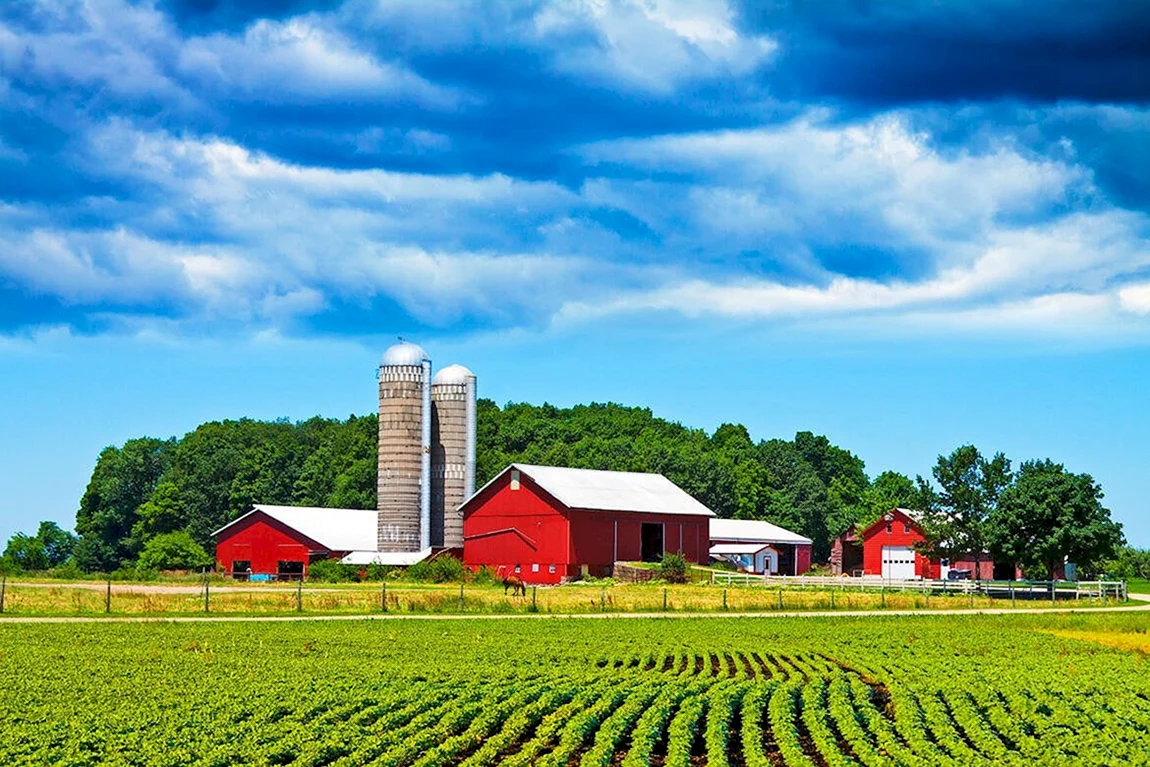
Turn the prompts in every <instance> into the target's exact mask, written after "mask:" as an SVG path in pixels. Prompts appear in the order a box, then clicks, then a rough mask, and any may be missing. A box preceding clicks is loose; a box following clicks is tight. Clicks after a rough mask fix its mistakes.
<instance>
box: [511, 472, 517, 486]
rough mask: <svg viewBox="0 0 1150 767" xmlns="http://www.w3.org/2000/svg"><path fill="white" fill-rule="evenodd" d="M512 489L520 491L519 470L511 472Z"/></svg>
mask: <svg viewBox="0 0 1150 767" xmlns="http://www.w3.org/2000/svg"><path fill="white" fill-rule="evenodd" d="M511 489H512V490H518V489H519V469H512V470H511Z"/></svg>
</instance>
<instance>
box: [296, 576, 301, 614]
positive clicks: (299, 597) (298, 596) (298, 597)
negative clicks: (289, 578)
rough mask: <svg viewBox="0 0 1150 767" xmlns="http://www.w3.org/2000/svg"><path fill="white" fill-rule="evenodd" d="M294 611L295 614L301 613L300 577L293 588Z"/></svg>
mask: <svg viewBox="0 0 1150 767" xmlns="http://www.w3.org/2000/svg"><path fill="white" fill-rule="evenodd" d="M295 611H296V612H297V613H302V612H303V576H302V575H301V576H300V579H299V581H298V582H297V583H296V587H295Z"/></svg>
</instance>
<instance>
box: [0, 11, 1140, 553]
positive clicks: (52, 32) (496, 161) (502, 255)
mask: <svg viewBox="0 0 1150 767" xmlns="http://www.w3.org/2000/svg"><path fill="white" fill-rule="evenodd" d="M1148 38H1150V15H1147V14H1144V13H1140V11H1139V9H1138V8H1137V4H1134V3H1127V2H1109V3H1107V2H1102V3H1094V4H1089V5H1086V4H1081V3H1069V2H1053V3H1047V4H1044V5H1042V6H1041V7H1038V6H1036V5H1035V4H1034V3H1024V2H1008V1H1007V0H998V1H996V2H986V3H978V4H974V3H963V4H958V3H955V4H940V3H936V2H912V1H908V2H904V3H867V2H849V3H848V2H842V3H839V2H827V3H786V2H766V3H763V2H759V3H748V4H746V5H743V4H739V3H734V2H730V3H728V2H668V1H666V0H646V1H645V2H607V1H606V0H587V1H586V2H577V1H574V0H572V1H569V2H555V3H519V4H513V3H469V2H446V1H443V2H439V1H437V0H422V1H421V2H367V1H366V0H362V1H361V0H350V1H349V2H343V3H340V2H305V1H304V0H282V1H279V2H223V1H221V0H184V1H183V2H171V3H147V2H144V3H131V2H125V1H124V0H88V2H83V3H81V2H68V1H67V0H55V1H53V2H47V1H45V2H29V1H25V0H21V1H20V2H16V3H5V4H3V5H2V6H0V536H4V537H6V536H7V535H9V534H10V533H11V532H13V531H15V530H17V529H28V528H31V527H33V526H34V524H35V522H36V521H37V520H39V519H41V518H52V519H57V520H60V521H62V522H70V521H71V519H72V517H73V514H74V511H75V508H76V505H77V502H78V500H79V496H80V494H81V493H82V492H83V488H84V485H85V483H86V480H87V476H88V474H89V473H90V471H91V468H92V465H93V464H94V461H95V457H96V454H97V453H98V451H99V450H100V449H101V448H102V447H103V446H105V445H107V444H115V443H119V442H122V441H123V440H124V439H127V438H129V437H132V436H140V435H144V434H150V435H158V436H167V435H172V434H182V433H184V432H186V431H187V430H189V429H191V428H194V427H195V426H196V425H197V424H199V423H200V422H202V421H204V420H209V419H216V418H225V417H238V416H244V415H250V416H254V417H267V418H273V417H278V416H288V417H291V418H304V417H308V416H310V415H314V414H317V413H318V414H321V415H327V416H340V417H343V416H346V415H348V414H349V413H353V412H354V413H364V412H369V411H370V410H371V409H372V408H373V406H374V393H373V386H374V375H373V367H374V365H375V363H376V360H377V358H378V355H379V353H380V352H381V351H382V350H383V348H385V347H386V346H387V345H388V343H390V341H391V340H393V339H394V337H395V336H396V335H400V334H402V335H404V336H405V337H409V338H413V339H415V340H418V341H420V342H421V343H423V344H424V346H426V347H427V348H428V349H429V351H430V352H431V353H432V356H433V357H434V359H435V361H436V363H437V364H447V363H449V362H454V361H460V362H463V363H465V364H467V365H469V366H470V367H472V368H473V369H474V370H475V371H476V372H477V373H478V375H479V379H480V387H481V390H482V392H483V394H484V395H485V396H490V397H492V398H494V399H496V400H497V401H500V402H505V401H508V400H527V401H533V402H540V401H543V400H548V401H551V402H555V403H559V404H571V403H576V402H586V401H591V400H598V401H603V400H616V401H622V402H626V403H629V404H640V405H647V406H650V407H651V408H652V409H653V410H654V411H655V412H656V413H657V414H659V415H663V416H666V417H669V418H673V419H676V420H680V421H682V422H684V423H686V424H689V425H692V426H700V427H706V428H713V427H715V426H717V425H718V424H719V423H722V422H724V421H739V422H743V423H745V424H747V426H748V427H749V428H750V429H751V431H752V433H753V435H754V436H755V437H756V438H767V437H774V436H790V435H791V434H793V432H794V431H795V430H798V429H812V430H815V431H819V432H822V433H825V434H827V435H828V436H830V437H831V439H832V440H834V441H835V442H836V443H838V444H841V445H843V446H845V447H848V448H849V449H851V450H853V451H855V452H856V453H857V454H859V455H860V456H861V457H862V458H863V459H864V460H865V461H866V463H867V468H868V470H869V471H870V472H871V473H872V474H875V473H878V472H879V471H882V470H883V469H886V468H894V469H898V470H901V471H904V472H907V473H910V474H915V473H926V472H927V471H929V468H930V466H931V464H932V463H933V461H934V458H935V456H936V455H937V454H938V453H940V452H948V451H949V450H950V449H952V448H954V447H955V446H957V445H959V444H962V443H964V442H974V443H975V444H977V445H978V446H979V447H980V448H982V449H983V450H986V451H995V450H1003V451H1005V452H1006V453H1007V454H1008V455H1009V456H1011V457H1012V458H1014V459H1015V460H1016V461H1018V460H1022V459H1026V458H1043V457H1048V456H1049V457H1051V458H1054V459H1056V460H1059V461H1062V462H1065V463H1066V464H1067V465H1068V466H1069V467H1070V468H1072V469H1074V470H1076V471H1086V472H1090V473H1091V474H1093V475H1095V476H1096V477H1097V478H1098V479H1099V480H1100V481H1101V482H1102V484H1103V486H1104V488H1105V489H1106V491H1107V499H1108V502H1109V505H1110V506H1111V508H1112V509H1113V511H1114V513H1115V516H1116V517H1117V518H1118V519H1119V520H1120V521H1122V522H1123V524H1124V525H1125V526H1126V530H1127V534H1128V536H1129V537H1130V539H1131V540H1132V541H1133V542H1135V543H1137V544H1140V545H1143V546H1150V514H1148V510H1150V509H1148V504H1147V502H1146V500H1145V499H1146V498H1147V496H1148V495H1150V472H1147V471H1146V468H1145V460H1146V457H1147V456H1150V415H1148V410H1150V409H1148V408H1147V403H1146V393H1145V392H1146V381H1147V380H1150V53H1148V52H1147V49H1146V46H1145V45H1144V42H1145V40H1146V39H1148Z"/></svg>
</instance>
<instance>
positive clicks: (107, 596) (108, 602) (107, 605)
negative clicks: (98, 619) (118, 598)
mask: <svg viewBox="0 0 1150 767" xmlns="http://www.w3.org/2000/svg"><path fill="white" fill-rule="evenodd" d="M104 612H105V613H110V612H112V576H111V575H109V576H108V590H107V591H106V592H105V593H104Z"/></svg>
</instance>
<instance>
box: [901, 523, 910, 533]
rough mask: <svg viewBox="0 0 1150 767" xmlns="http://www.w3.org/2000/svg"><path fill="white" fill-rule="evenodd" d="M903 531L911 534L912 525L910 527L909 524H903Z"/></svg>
mask: <svg viewBox="0 0 1150 767" xmlns="http://www.w3.org/2000/svg"><path fill="white" fill-rule="evenodd" d="M902 531H903V532H904V533H909V532H910V525H909V524H907V523H906V522H903V523H902Z"/></svg>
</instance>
